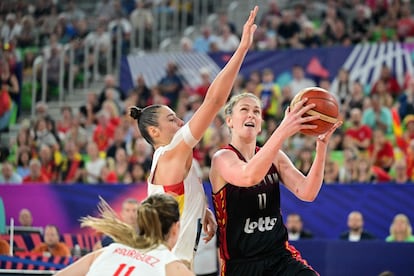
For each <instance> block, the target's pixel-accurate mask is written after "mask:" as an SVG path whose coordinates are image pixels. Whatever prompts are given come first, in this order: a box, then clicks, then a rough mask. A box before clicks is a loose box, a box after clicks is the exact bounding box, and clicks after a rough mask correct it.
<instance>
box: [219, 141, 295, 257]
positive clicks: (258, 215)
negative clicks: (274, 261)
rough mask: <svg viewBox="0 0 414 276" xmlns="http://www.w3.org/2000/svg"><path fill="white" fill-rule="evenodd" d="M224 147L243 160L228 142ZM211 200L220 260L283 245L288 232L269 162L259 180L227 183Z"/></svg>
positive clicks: (255, 254) (262, 252)
mask: <svg viewBox="0 0 414 276" xmlns="http://www.w3.org/2000/svg"><path fill="white" fill-rule="evenodd" d="M224 149H228V150H231V151H233V152H235V153H236V154H237V155H238V157H239V158H240V160H243V161H246V160H245V159H244V157H243V156H242V155H241V154H240V152H239V151H238V150H237V149H236V148H234V147H233V146H232V145H228V146H226V147H224ZM259 149H260V148H259V147H257V148H256V152H257V151H258V150H259ZM213 202H214V208H215V213H216V217H217V224H218V238H219V243H220V251H221V252H220V253H221V257H222V258H223V259H224V260H229V259H232V260H243V259H249V258H256V257H258V256H266V255H269V254H272V253H274V252H275V251H277V250H279V249H281V248H285V245H286V241H287V238H288V236H287V230H286V227H285V225H284V223H283V219H282V215H281V211H280V189H279V174H278V172H277V170H276V167H275V166H274V165H273V164H272V166H271V167H270V168H269V171H268V172H267V174H266V176H265V177H264V178H263V180H262V181H261V182H260V183H258V184H256V185H254V186H252V187H238V186H235V185H233V184H231V183H227V184H226V185H225V186H224V187H223V188H222V189H221V190H220V191H218V192H217V193H215V194H213Z"/></svg>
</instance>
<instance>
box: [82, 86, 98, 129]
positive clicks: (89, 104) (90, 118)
mask: <svg viewBox="0 0 414 276" xmlns="http://www.w3.org/2000/svg"><path fill="white" fill-rule="evenodd" d="M99 111H100V104H99V100H98V95H97V94H96V93H95V92H94V91H89V92H88V93H87V95H86V102H85V104H84V105H82V106H81V107H79V113H80V114H81V116H82V117H81V121H82V124H83V127H84V128H85V129H86V130H87V131H88V132H92V131H93V128H94V125H95V124H96V115H97V114H98V112H99Z"/></svg>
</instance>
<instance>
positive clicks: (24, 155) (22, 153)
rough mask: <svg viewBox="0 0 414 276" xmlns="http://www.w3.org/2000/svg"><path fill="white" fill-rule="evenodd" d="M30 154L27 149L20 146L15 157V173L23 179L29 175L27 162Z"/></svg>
mask: <svg viewBox="0 0 414 276" xmlns="http://www.w3.org/2000/svg"><path fill="white" fill-rule="evenodd" d="M31 158H32V154H31V151H30V148H29V147H25V146H20V147H19V149H18V151H17V157H16V164H17V166H16V172H17V173H18V174H19V175H20V177H21V178H22V179H23V178H24V177H26V176H27V175H28V174H29V173H30V168H29V167H30V166H29V162H30V159H31Z"/></svg>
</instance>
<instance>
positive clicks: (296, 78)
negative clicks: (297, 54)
mask: <svg viewBox="0 0 414 276" xmlns="http://www.w3.org/2000/svg"><path fill="white" fill-rule="evenodd" d="M292 77H293V79H292V81H291V82H290V83H289V86H290V87H291V88H292V92H293V95H296V94H298V93H299V92H300V91H301V90H302V89H304V88H307V87H310V86H316V83H315V82H314V81H313V80H311V79H309V78H307V77H305V71H304V69H303V66H302V65H299V64H295V65H293V67H292Z"/></svg>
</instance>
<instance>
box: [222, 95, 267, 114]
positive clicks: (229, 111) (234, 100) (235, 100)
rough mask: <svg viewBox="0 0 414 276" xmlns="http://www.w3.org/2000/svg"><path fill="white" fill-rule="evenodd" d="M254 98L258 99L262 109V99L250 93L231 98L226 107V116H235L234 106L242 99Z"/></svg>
mask: <svg viewBox="0 0 414 276" xmlns="http://www.w3.org/2000/svg"><path fill="white" fill-rule="evenodd" d="M247 97H250V98H253V99H256V100H257V102H258V103H259V104H260V107H261V105H262V102H261V101H260V99H259V98H258V97H257V96H256V95H255V94H253V93H248V92H244V93H241V94H238V95H235V96H233V97H231V98H230V100H229V101H228V102H227V104H226V105H225V107H224V116H226V117H227V116H230V115H231V114H233V108H234V106H235V105H236V104H237V103H238V102H239V101H240V100H242V99H244V98H247Z"/></svg>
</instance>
